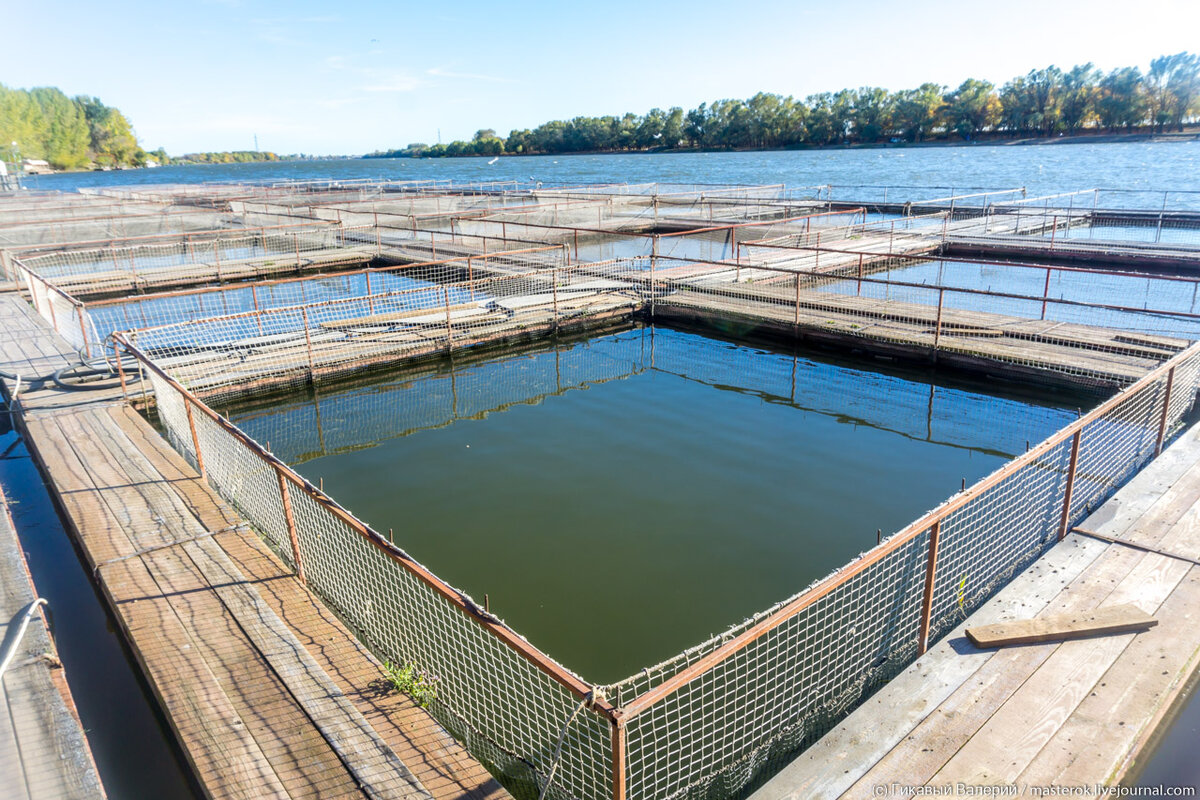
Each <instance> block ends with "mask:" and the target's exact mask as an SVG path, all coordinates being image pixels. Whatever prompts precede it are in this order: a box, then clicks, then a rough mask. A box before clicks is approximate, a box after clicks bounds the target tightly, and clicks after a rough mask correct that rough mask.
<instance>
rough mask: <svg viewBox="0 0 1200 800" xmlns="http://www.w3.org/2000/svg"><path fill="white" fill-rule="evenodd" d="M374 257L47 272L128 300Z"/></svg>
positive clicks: (80, 291)
mask: <svg viewBox="0 0 1200 800" xmlns="http://www.w3.org/2000/svg"><path fill="white" fill-rule="evenodd" d="M374 257H375V248H374V247H373V246H371V247H366V246H357V247H333V248H326V249H321V250H298V251H296V253H294V254H293V253H286V252H284V253H270V254H267V255H260V256H253V257H251V258H242V259H237V260H226V261H189V262H186V263H183V264H174V265H170V266H156V267H142V268H140V269H138V268H133V267H130V268H128V269H112V270H107V271H106V270H99V269H98V270H96V271H93V272H80V273H79V274H71V273H56V272H54V271H47V273H46V275H44V276H43V277H45V279H46V280H48V281H49V282H50V283H52V284H54V286H56V287H57V288H59V289H61V290H62V291H64V292H66V293H68V294H70V295H71V296H73V297H76V298H79V299H81V300H94V299H99V298H108V297H125V296H128V295H137V294H140V293H145V292H147V291H166V290H171V289H184V288H188V287H196V286H208V285H210V284H221V283H234V282H239V281H255V280H267V279H270V278H278V277H281V276H292V275H308V274H313V273H321V272H325V271H327V270H337V269H339V268H348V267H352V266H361V265H363V264H366V263H368V262H370V261H371V259H372V258H374Z"/></svg>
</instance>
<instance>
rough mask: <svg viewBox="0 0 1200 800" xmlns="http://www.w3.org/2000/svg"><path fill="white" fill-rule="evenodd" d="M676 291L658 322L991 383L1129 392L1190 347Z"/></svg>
mask: <svg viewBox="0 0 1200 800" xmlns="http://www.w3.org/2000/svg"><path fill="white" fill-rule="evenodd" d="M676 288H677V289H678V290H677V291H673V292H670V293H668V294H666V295H664V296H663V297H661V298H659V299H658V300H657V302H656V304H655V310H654V314H655V316H656V317H661V318H663V319H668V320H669V319H672V318H679V319H683V320H685V321H689V320H690V321H694V322H703V321H704V320H705V318H706V317H721V318H724V319H737V320H745V321H747V322H749V323H751V324H757V325H764V324H765V325H769V326H773V327H775V328H778V329H779V330H780V332H782V333H789V334H792V335H797V336H801V337H810V338H819V339H826V340H838V341H841V342H842V344H846V343H847V342H859V343H860V344H859V346H861V347H863V348H868V347H869V346H870V343H871V342H876V343H879V345H881V346H887V347H890V348H891V350H889V352H892V353H893V355H898V356H901V357H908V358H912V357H913V356H914V355H915V354H921V353H933V352H935V351H936V353H937V355H938V358H939V359H941V360H944V361H946V362H947V363H959V364H960V365H961V366H965V367H969V368H974V369H977V370H979V369H982V370H983V371H985V372H989V373H992V374H1001V373H1004V372H1006V371H1020V372H1021V374H1022V375H1024V376H1026V377H1031V378H1038V377H1040V378H1041V379H1043V380H1050V379H1053V378H1056V377H1058V378H1059V379H1060V380H1062V381H1063V382H1068V383H1082V384H1086V385H1092V386H1094V385H1106V386H1124V385H1127V384H1130V383H1132V382H1134V381H1136V380H1137V379H1138V378H1140V377H1141V376H1142V375H1144V374H1146V372H1147V371H1149V370H1150V369H1153V368H1154V367H1155V366H1157V365H1158V364H1160V363H1161V362H1162V361H1164V360H1166V359H1167V358H1170V357H1171V356H1172V355H1174V354H1175V353H1177V352H1179V351H1180V350H1183V349H1184V348H1185V347H1186V346H1187V345H1188V342H1187V341H1186V340H1183V339H1175V338H1171V337H1166V336H1144V335H1136V336H1135V335H1132V334H1128V333H1125V332H1123V331H1120V330H1116V329H1112V328H1103V327H1098V326H1092V325H1079V324H1075V323H1068V322H1057V321H1054V320H1036V319H1028V318H1025V317H1014V316H1009V315H1004V314H995V313H990V312H982V311H964V310H958V309H943V310H942V312H941V313H940V314H939V310H938V309H937V308H936V307H935V306H929V305H923V304H917V303H906V302H902V301H899V300H884V299H876V298H870V297H856V296H853V295H846V294H835V293H832V292H818V291H812V290H801V291H799V292H797V291H796V290H795V289H788V288H785V287H781V286H780V287H775V286H757V285H755V286H747V285H738V286H737V287H736V289H733V290H731V293H730V294H724V293H723V291H724V290H723V289H721V288H714V287H709V286H697V287H695V290H692V289H691V288H690V287H688V286H685V285H677V287H676ZM732 292H736V294H733V293H732ZM939 317H940V318H941V326H940V330H939V326H938V324H937V321H938V318H939Z"/></svg>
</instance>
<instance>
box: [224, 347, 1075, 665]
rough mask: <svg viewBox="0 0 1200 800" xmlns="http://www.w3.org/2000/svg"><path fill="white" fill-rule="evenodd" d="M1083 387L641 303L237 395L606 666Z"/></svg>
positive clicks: (249, 423) (279, 435)
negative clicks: (629, 317)
mask: <svg viewBox="0 0 1200 800" xmlns="http://www.w3.org/2000/svg"><path fill="white" fill-rule="evenodd" d="M1078 402H1079V401H1078V400H1077V399H1076V400H1073V401H1070V402H1067V403H1064V404H1061V405H1054V404H1050V405H1046V404H1039V403H1034V402H1028V401H1025V400H1021V399H1017V398H1013V397H1009V398H1004V397H997V396H991V395H988V394H983V393H981V392H980V391H978V390H973V389H971V388H968V387H955V386H949V385H946V384H944V383H941V382H938V381H936V380H931V379H930V377H929V376H928V375H926V376H921V375H909V376H905V375H902V374H899V373H894V374H887V373H881V372H874V371H869V370H866V369H863V368H862V367H861V366H849V365H846V364H838V363H832V362H827V361H824V360H820V359H816V358H813V357H811V356H804V355H799V354H782V353H776V352H764V351H762V350H758V349H755V348H750V347H744V346H739V345H735V344H730V343H727V342H723V341H718V340H715V339H710V338H706V337H703V336H698V335H694V334H689V333H682V332H679V331H674V330H669V329H662V328H658V329H655V328H648V327H647V328H634V329H632V330H626V331H623V332H620V333H614V334H609V335H604V336H597V337H594V338H592V339H589V340H575V341H562V342H558V343H551V344H541V345H539V346H536V347H531V348H528V349H525V350H522V351H520V352H517V353H513V352H512V351H507V352H506V353H505V354H504V355H501V356H498V357H495V358H493V359H490V360H485V359H483V358H480V357H476V358H474V359H469V360H464V359H462V358H461V357H460V358H457V359H456V360H454V361H453V362H451V361H444V362H441V363H438V364H436V365H432V366H430V365H427V366H425V367H423V368H421V369H419V370H416V371H406V372H404V373H402V374H400V375H397V374H394V373H393V374H389V375H387V376H384V377H378V378H375V379H371V380H367V381H364V382H362V384H361V385H357V386H351V387H345V386H343V387H342V388H337V389H325V390H318V391H317V392H316V393H315V395H314V393H312V392H306V393H304V394H303V395H298V396H287V397H281V398H275V399H274V400H271V401H269V402H264V401H259V402H258V403H257V407H255V406H250V405H241V406H239V407H236V408H233V409H231V410H230V413H231V417H232V419H233V420H234V421H235V422H236V423H237V424H238V425H239V426H240V427H242V428H243V429H244V430H245V431H246V432H248V433H249V434H250V435H252V436H253V437H254V438H256V439H257V440H258V441H269V442H270V443H271V447H272V449H273V450H274V451H275V452H276V453H277V454H278V455H280V456H281V457H282V458H284V459H286V460H288V461H289V462H291V463H294V464H298V465H299V466H298V469H300V471H301V472H303V473H304V474H305V475H306V477H308V478H310V479H312V480H313V481H314V482H315V481H317V480H319V479H322V478H323V479H324V481H325V486H326V489H327V491H329V492H330V493H331V494H332V495H333V496H334V497H335V498H336V499H337V500H339V501H340V502H341V503H343V504H344V505H346V506H347V507H348V508H349V509H350V510H351V511H353V512H354V513H356V514H358V515H359V516H360V517H362V518H363V519H365V520H366V521H367V522H369V523H370V524H372V525H373V526H374V527H375V528H376V529H378V530H383V531H387V530H388V529H389V528H394V529H395V539H396V541H397V543H398V544H400V545H401V546H402V547H404V548H405V549H407V550H408V551H409V552H411V553H412V554H413V555H414V556H415V557H417V558H418V559H420V560H422V561H423V562H424V563H426V564H428V565H430V566H431V567H432V568H433V569H434V570H435V571H436V572H437V573H438V574H440V575H441V576H442V577H444V578H445V579H447V580H449V581H450V582H451V583H453V584H455V585H458V586H460V587H462V588H463V589H465V590H467V591H468V592H470V593H471V594H472V595H473V596H475V597H480V598H482V597H483V596H484V594H485V593H486V594H488V595H489V596H490V598H491V603H492V608H493V610H494V611H496V612H498V613H499V614H500V615H501V616H503V617H505V618H506V619H507V620H508V622H509V623H511V624H512V625H514V627H516V628H517V630H519V631H521V632H522V633H523V634H525V635H526V636H529V637H530V638H531V639H532V641H534V642H535V643H537V644H538V645H539V646H540V647H542V648H543V649H545V650H547V652H549V653H550V654H551V655H553V656H555V657H556V658H559V659H560V660H562V661H564V662H565V663H566V664H568V665H569V666H571V667H572V668H574V669H577V670H579V671H580V672H581V673H582V674H584V675H587V676H589V678H591V679H593V680H612V679H617V678H620V677H623V676H624V675H625V674H628V673H630V672H632V671H634V670H636V669H638V668H640V667H641V666H644V665H647V664H650V663H653V662H656V661H658V660H661V659H663V658H666V657H669V656H671V655H673V654H674V653H675V652H677V651H679V650H681V649H683V648H684V647H687V646H689V645H692V644H695V643H696V642H698V641H699V640H700V639H702V638H704V637H706V636H707V635H709V634H711V633H715V632H717V631H719V630H721V629H723V628H725V627H726V626H728V625H730V624H732V623H734V622H737V621H739V620H741V619H742V618H743V617H744V616H746V615H748V614H750V613H753V612H755V611H757V610H760V609H762V608H764V607H766V606H767V605H769V604H770V603H772V602H775V601H778V600H780V599H782V598H783V597H786V596H788V595H790V594H792V593H794V592H795V591H797V590H799V589H801V588H803V587H804V586H805V585H806V584H807V583H809V582H810V581H812V580H814V579H816V578H819V577H821V576H823V575H825V574H826V573H828V572H829V571H830V570H832V569H833V568H835V567H837V566H840V565H841V564H843V563H845V562H846V561H847V560H848V559H849V558H851V557H853V556H854V555H855V554H857V553H858V552H860V551H862V550H864V549H866V548H868V547H870V546H871V545H873V544H874V543H875V538H876V528H882V529H883V530H884V531H885V532H890V531H893V530H895V529H898V528H899V527H901V526H903V525H904V524H905V523H907V522H909V521H911V520H912V519H914V518H915V517H917V516H918V515H919V514H920V513H922V512H924V511H925V510H927V509H928V508H930V507H932V506H934V505H936V504H938V503H939V502H940V501H941V500H943V499H945V498H946V497H947V496H948V495H949V494H951V493H952V492H953V491H955V490H957V489H958V487H959V486H960V483H961V481H962V480H963V479H964V478H965V479H966V480H967V482H968V483H970V482H973V481H974V480H976V479H977V478H979V477H981V476H983V475H984V474H986V473H988V472H991V471H992V470H994V469H995V468H996V467H998V466H1000V465H1001V464H1002V463H1004V461H1006V460H1007V458H1008V457H1010V456H1011V455H1014V454H1016V453H1019V452H1021V451H1023V450H1024V448H1025V447H1026V442H1027V441H1028V442H1036V441H1039V440H1040V439H1042V438H1044V437H1045V436H1046V435H1048V434H1049V433H1050V432H1052V431H1054V430H1056V429H1058V428H1060V427H1061V426H1062V425H1063V424H1065V423H1066V422H1068V421H1069V420H1071V419H1074V418H1075V417H1076V415H1077V410H1076V408H1075V405H1076V404H1077V403H1078ZM1063 405H1069V406H1070V407H1069V408H1065V407H1063Z"/></svg>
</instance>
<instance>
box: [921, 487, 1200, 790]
mask: <svg viewBox="0 0 1200 800" xmlns="http://www.w3.org/2000/svg"><path fill="white" fill-rule="evenodd" d="M1192 497H1193V498H1194V497H1195V495H1194V494H1193V495H1192ZM1196 514H1200V505H1196V504H1195V503H1194V501H1193V505H1192V506H1191V507H1190V508H1189V511H1188V513H1187V514H1186V515H1185V518H1187V517H1193V516H1195V515H1196ZM1110 547H1111V546H1110ZM1114 549H1118V548H1114ZM1126 552H1133V553H1136V554H1137V556H1138V561H1137V564H1136V565H1135V566H1134V567H1133V569H1132V570H1130V571H1129V572H1128V573H1127V574H1125V575H1124V576H1122V577H1121V579H1120V580H1119V582H1118V583H1117V584H1116V586H1115V587H1114V588H1113V589H1112V591H1111V593H1110V594H1109V595H1108V597H1107V598H1106V599H1105V601H1104V602H1103V603H1102V604H1101V605H1102V606H1106V605H1117V604H1121V603H1136V604H1137V605H1138V606H1139V607H1141V608H1142V609H1143V610H1144V611H1147V612H1152V611H1154V610H1155V609H1157V608H1158V606H1159V605H1160V604H1162V603H1163V602H1164V601H1165V600H1166V598H1167V597H1169V596H1170V594H1171V593H1172V592H1173V591H1174V589H1175V587H1176V586H1177V585H1178V584H1179V583H1180V581H1181V580H1182V579H1183V577H1184V575H1185V574H1186V573H1187V572H1188V570H1189V569H1190V567H1189V565H1187V564H1184V563H1181V562H1179V561H1176V560H1173V559H1168V558H1164V557H1161V556H1157V555H1152V554H1142V553H1137V551H1126ZM1077 580H1078V581H1084V582H1086V581H1088V574H1087V573H1086V572H1085V573H1084V574H1083V575H1082V576H1081V577H1080V578H1079V579H1077ZM1097 583H1098V585H1101V586H1111V585H1112V584H1111V583H1102V582H1097ZM1135 636H1136V634H1128V633H1127V634H1117V635H1113V636H1107V637H1102V638H1095V639H1079V640H1073V641H1067V642H1064V643H1062V644H1060V645H1058V646H1057V648H1056V650H1055V652H1054V653H1053V655H1051V656H1050V658H1048V659H1047V660H1046V661H1045V662H1044V663H1043V664H1042V665H1041V666H1040V667H1039V668H1038V670H1037V671H1036V672H1035V673H1034V674H1033V675H1031V676H1030V677H1029V679H1028V680H1026V681H1025V682H1024V683H1023V684H1022V685H1021V687H1020V688H1019V689H1017V690H1016V691H1015V692H1013V693H1012V694H1011V695H1010V696H1009V697H1008V698H1007V699H1006V700H1005V701H1004V703H1003V704H1002V705H1001V706H1000V707H999V708H998V709H997V711H996V712H995V714H993V715H992V716H991V718H990V719H988V721H987V722H986V723H985V724H984V725H983V726H982V727H981V728H980V730H979V731H978V732H977V733H976V734H975V735H974V736H973V737H972V738H971V739H970V741H968V742H967V743H965V744H964V745H963V746H962V748H961V749H960V750H958V751H957V752H956V753H955V754H954V755H953V757H951V758H950V759H949V760H948V761H947V763H946V765H945V766H944V767H943V768H942V769H940V770H939V771H938V772H937V773H936V774H935V775H934V776H933V778H932V780H934V781H936V782H938V783H942V782H950V783H955V782H958V781H963V782H966V783H977V782H980V781H988V782H997V781H998V782H1004V783H1011V782H1014V781H1016V780H1017V778H1018V777H1019V776H1020V774H1021V773H1022V772H1023V771H1025V770H1026V769H1027V768H1028V767H1029V766H1030V765H1031V764H1032V763H1033V761H1034V759H1035V758H1036V757H1037V755H1038V753H1040V752H1041V751H1042V750H1043V748H1044V747H1045V746H1046V745H1047V744H1048V743H1049V742H1050V741H1051V740H1052V739H1053V738H1054V736H1055V735H1056V733H1057V732H1058V731H1059V730H1060V729H1061V728H1062V727H1063V726H1064V724H1065V723H1066V720H1067V719H1069V718H1070V716H1071V715H1072V714H1073V713H1074V712H1075V710H1076V709H1077V708H1078V707H1079V705H1080V704H1081V703H1082V702H1083V700H1084V699H1085V698H1086V697H1088V696H1089V693H1090V692H1092V691H1094V690H1096V687H1097V685H1098V684H1099V683H1100V682H1101V679H1102V677H1103V675H1104V674H1105V672H1107V671H1108V670H1109V669H1110V668H1111V667H1112V665H1113V664H1115V663H1116V662H1117V660H1118V659H1119V658H1120V657H1121V655H1122V654H1123V653H1124V652H1125V650H1126V648H1127V647H1128V646H1129V645H1130V643H1131V642H1132V641H1133V640H1134V638H1135ZM1101 688H1106V687H1101Z"/></svg>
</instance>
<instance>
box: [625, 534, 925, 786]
mask: <svg viewBox="0 0 1200 800" xmlns="http://www.w3.org/2000/svg"><path fill="white" fill-rule="evenodd" d="M889 545H890V546H893V549H891V550H890V552H888V553H887V554H886V555H884V556H883V557H882V558H879V559H878V560H874V561H873V562H872V563H871V564H870V565H869V566H867V567H865V568H862V569H858V570H855V566H856V565H855V564H853V563H852V564H851V565H850V566H849V567H847V568H846V570H845V571H847V572H849V571H853V574H852V576H851V577H849V578H848V579H845V580H840V581H839V582H838V583H837V585H836V586H833V588H831V589H829V590H828V593H826V594H823V595H820V596H818V597H817V598H816V599H815V600H814V601H813V602H812V603H811V604H809V605H807V606H806V607H805V608H803V610H800V611H798V612H796V613H793V614H791V615H790V616H788V617H787V618H786V619H784V620H783V621H782V622H780V623H779V624H777V625H776V626H775V627H773V628H771V629H770V630H767V631H765V632H764V633H762V634H761V635H759V636H758V637H757V638H755V639H753V640H752V641H750V642H749V643H748V644H746V645H745V646H743V647H741V648H740V649H738V650H736V652H733V653H731V654H729V655H728V656H726V657H725V658H723V659H722V660H721V661H720V662H719V663H717V664H716V665H714V666H712V667H711V668H709V669H706V670H705V671H704V672H702V673H701V674H700V675H698V676H696V677H695V678H694V679H692V680H691V681H689V682H688V683H687V684H686V685H685V686H683V687H681V688H679V689H676V690H675V691H673V692H672V693H670V694H669V695H667V696H665V697H663V698H662V699H661V700H658V701H657V702H655V703H654V704H653V705H651V706H649V707H648V708H647V709H646V710H644V711H640V712H639V713H637V715H636V716H634V717H633V718H632V719H631V720H629V721H628V722H627V723H626V729H627V731H628V746H629V784H630V791H629V795H628V796H629V797H631V798H646V799H647V800H648V799H649V798H669V797H681V796H695V797H728V796H730V795H733V794H734V793H736V792H737V791H739V790H740V789H742V788H743V787H745V786H746V785H747V784H748V783H749V782H750V781H751V780H753V779H754V778H755V777H756V776H757V775H758V774H759V773H760V772H761V771H762V770H763V769H764V768H766V767H768V766H770V765H773V764H775V762H776V760H777V759H778V758H780V757H784V756H786V755H787V754H789V753H792V752H795V751H796V750H797V749H799V748H801V747H803V746H805V745H807V744H811V743H812V742H814V741H816V739H818V738H819V737H820V736H822V735H823V734H824V733H826V732H827V731H828V730H830V729H831V728H832V727H833V726H834V725H835V724H836V723H837V722H838V721H839V720H840V719H841V718H842V716H844V715H845V713H846V712H848V711H849V710H850V709H851V708H853V707H854V706H855V705H856V704H857V702H858V701H859V700H861V699H862V697H863V696H864V695H865V694H866V693H869V692H870V691H872V690H873V689H875V688H877V687H878V686H879V685H880V684H882V683H883V682H885V681H886V680H888V679H889V678H890V677H892V676H893V675H894V674H896V673H897V672H898V671H899V670H900V669H902V668H903V667H904V666H905V665H907V663H908V662H909V661H910V660H911V658H912V657H913V655H915V653H916V647H917V644H916V643H917V632H918V625H919V622H920V608H921V587H922V582H923V580H924V562H925V552H926V549H927V546H928V534H926V533H920V534H918V535H916V536H913V537H911V538H908V539H907V540H906V541H904V542H902V543H900V544H899V546H894V545H893V543H889ZM838 579H839V576H838V575H837V574H835V575H834V576H832V577H831V578H829V579H826V581H825V583H826V584H828V583H830V582H832V581H838ZM820 586H821V585H820V584H818V588H819V587H820ZM806 594H808V595H809V596H814V595H818V594H819V592H813V591H812V590H810V592H809V593H806ZM803 596H804V595H801V597H803ZM762 622H763V620H762V619H760V620H758V622H757V624H759V625H761V624H762ZM754 628H755V624H754V623H748V624H746V625H744V626H743V628H742V630H740V631H739V630H737V629H734V630H731V631H729V632H728V633H727V634H726V635H725V636H724V637H722V639H721V641H736V640H737V639H738V637H739V636H748V635H751V634H752V632H753V631H754ZM702 655H704V652H703V651H697V652H696V653H694V654H691V655H690V656H689V657H688V658H686V659H681V660H680V661H678V662H676V663H675V664H673V665H672V666H673V667H675V668H681V667H686V666H687V664H688V663H689V662H691V663H695V662H696V661H698V660H699V658H700V657H701V656H702ZM665 677H668V675H667V673H666V672H660V673H659V674H653V673H652V674H650V675H647V676H645V677H636V678H632V679H630V681H629V683H628V684H626V685H627V686H629V687H630V688H636V689H639V690H645V689H652V688H654V686H655V685H659V684H661V683H662V682H663V680H662V679H663V678H665ZM634 702H635V703H636V702H637V701H634Z"/></svg>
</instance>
